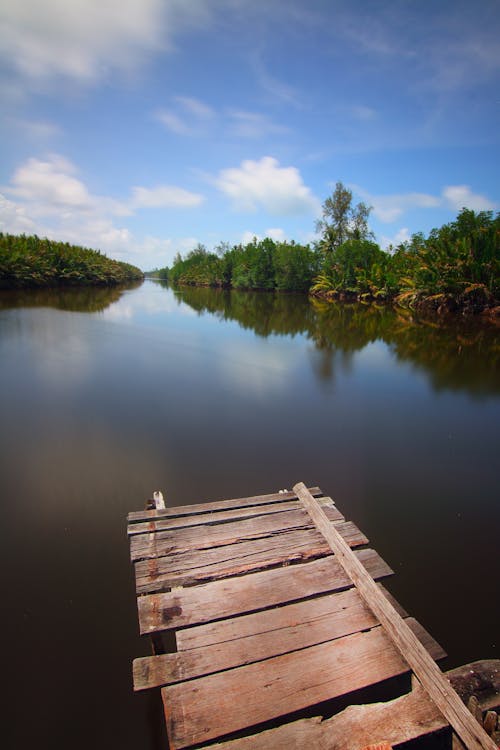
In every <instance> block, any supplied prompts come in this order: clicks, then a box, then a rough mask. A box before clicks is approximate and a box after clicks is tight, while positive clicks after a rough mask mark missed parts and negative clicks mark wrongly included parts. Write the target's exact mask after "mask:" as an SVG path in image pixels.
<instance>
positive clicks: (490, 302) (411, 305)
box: [309, 287, 500, 325]
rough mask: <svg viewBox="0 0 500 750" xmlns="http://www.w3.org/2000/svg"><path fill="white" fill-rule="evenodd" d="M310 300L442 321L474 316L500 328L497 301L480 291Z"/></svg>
mask: <svg viewBox="0 0 500 750" xmlns="http://www.w3.org/2000/svg"><path fill="white" fill-rule="evenodd" d="M309 296H310V297H311V298H313V299H318V300H323V301H325V302H336V303H339V302H340V303H347V304H349V303H356V302H360V303H362V304H367V305H369V304H374V305H380V304H384V305H389V306H390V307H393V308H395V309H398V308H399V309H405V310H409V311H411V312H413V313H415V314H416V315H418V316H420V317H422V318H427V319H431V320H436V321H446V320H450V319H453V318H458V317H475V318H477V319H478V320H484V321H487V322H492V323H496V324H497V325H500V301H499V300H496V299H495V298H494V297H493V296H492V295H491V294H489V293H488V292H487V291H486V290H485V289H484V288H482V287H481V288H478V289H470V290H469V291H468V292H466V293H463V294H462V295H459V296H458V297H454V296H453V295H446V294H433V295H428V296H426V295H421V296H416V297H415V298H412V299H409V298H408V297H406V298H404V299H399V295H396V296H394V297H387V298H381V297H375V296H374V295H370V294H357V293H355V292H338V291H314V290H310V291H309Z"/></svg>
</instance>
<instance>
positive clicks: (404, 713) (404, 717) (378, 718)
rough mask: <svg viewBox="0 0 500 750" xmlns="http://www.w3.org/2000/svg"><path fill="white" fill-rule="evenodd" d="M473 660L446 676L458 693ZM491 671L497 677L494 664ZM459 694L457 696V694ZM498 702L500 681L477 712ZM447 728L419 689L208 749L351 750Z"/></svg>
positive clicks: (475, 667)
mask: <svg viewBox="0 0 500 750" xmlns="http://www.w3.org/2000/svg"><path fill="white" fill-rule="evenodd" d="M489 663H491V664H493V660H491V662H474V663H473V664H467V665H465V666H463V667H458V669H453V670H451V671H449V672H446V678H447V679H448V680H449V681H450V683H451V685H452V687H453V688H454V689H455V690H457V691H460V689H461V687H464V686H465V685H467V684H469V685H470V681H469V678H470V675H471V674H472V675H473V677H474V675H475V673H476V671H478V672H483V671H484V665H485V664H489ZM495 663H496V667H495V668H494V670H489V671H496V673H497V674H498V675H500V661H498V660H496V662H495ZM470 690H471V687H468V688H465V687H464V694H463V696H462V698H463V700H465V701H467V699H468V697H469V695H470ZM461 695H462V694H461ZM499 698H500V682H498V681H497V685H496V689H495V687H494V686H493V687H492V689H490V690H489V691H487V692H485V691H482V694H481V696H480V704H481V708H482V710H483V711H484V710H487V709H488V708H491V707H492V706H494V705H496V704H497V703H498V701H499ZM446 726H448V722H447V721H446V719H445V718H444V717H443V715H442V714H441V713H440V712H439V711H438V709H437V708H436V706H435V704H434V703H433V702H432V701H431V700H430V698H429V696H428V695H427V693H426V692H425V690H423V689H422V688H421V687H420V686H418V687H416V688H415V690H413V691H412V692H411V693H409V694H408V695H403V696H402V697H401V698H396V699H395V700H392V701H389V702H387V703H372V704H368V705H362V706H349V707H348V708H346V709H345V710H344V711H342V712H341V713H339V714H337V715H336V716H332V717H331V718H330V719H326V720H322V719H321V717H320V716H317V717H315V718H312V719H301V720H300V721H295V722H291V723H289V724H284V725H283V726H281V727H277V728H276V729H270V730H268V731H266V732H260V733H258V734H253V735H251V736H249V737H242V738H241V739H237V740H232V741H228V742H221V743H217V744H215V745H212V748H213V750H304V748H332V749H333V748H335V750H352V748H353V747H355V748H359V747H363V746H364V745H366V744H368V743H373V742H381V741H387V742H389V743H391V744H393V745H400V744H402V743H403V742H409V741H410V740H416V739H418V738H419V737H424V736H425V735H428V734H432V733H433V732H437V731H439V730H440V729H444V728H445V727H446Z"/></svg>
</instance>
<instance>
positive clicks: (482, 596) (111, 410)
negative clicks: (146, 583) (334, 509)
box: [0, 281, 500, 750]
mask: <svg viewBox="0 0 500 750" xmlns="http://www.w3.org/2000/svg"><path fill="white" fill-rule="evenodd" d="M0 362H1V368H0V394H1V431H0V490H1V497H2V516H3V519H2V520H3V522H2V531H3V534H2V542H3V543H2V553H3V554H2V557H3V561H2V571H3V577H4V586H3V592H4V594H3V597H4V606H3V618H2V629H3V638H2V646H3V665H4V668H6V670H7V671H6V672H4V684H5V685H6V686H7V687H8V693H9V694H8V699H9V702H10V703H11V704H12V706H11V708H10V710H6V716H7V717H8V718H7V720H6V722H5V724H6V725H7V726H6V728H7V736H8V739H7V744H3V746H4V747H6V748H12V749H13V748H16V749H17V748H31V747H33V748H35V747H36V748H42V749H45V748H50V749H51V750H55V749H58V748H72V750H79V749H80V748H82V750H83V748H85V750H87V749H88V748H89V747H92V748H97V749H100V748H120V749H121V750H128V749H130V750H132V749H133V750H137V748H139V747H140V748H141V749H142V750H145V749H149V748H151V749H153V748H154V749H155V750H156V748H160V747H163V748H164V747H165V746H166V745H165V738H164V730H163V722H162V715H161V705H160V700H159V695H158V693H155V694H151V695H134V694H133V693H132V687H131V685H132V680H131V662H132V659H133V658H134V657H136V656H140V655H142V654H147V653H148V652H149V651H148V643H147V641H143V640H141V639H140V638H139V636H138V626H137V614H136V607H135V599H134V584H133V574H132V568H131V565H130V563H129V556H128V543H127V539H126V515H127V513H128V512H129V511H131V510H138V509H141V508H142V507H143V505H144V502H145V501H146V499H147V498H148V497H150V495H151V493H152V491H153V490H155V489H161V490H163V492H164V494H165V496H166V499H167V503H170V504H171V505H181V504H185V503H193V502H200V501H204V500H217V499H221V498H224V497H236V496H244V495H253V494H258V493H261V492H272V491H276V490H277V489H281V488H291V487H292V486H293V485H294V484H295V483H296V482H298V481H304V482H305V483H306V484H310V485H312V484H318V485H320V486H321V488H322V489H323V491H324V492H325V493H326V494H329V495H331V496H333V498H334V499H335V500H336V502H337V504H338V506H339V508H340V509H341V510H342V511H343V513H344V514H345V515H346V517H347V518H349V519H351V520H353V521H355V522H356V523H357V524H358V526H359V527H360V528H361V529H362V530H363V531H364V532H365V533H366V534H367V535H368V537H369V538H370V540H371V543H372V544H373V546H374V547H375V548H376V549H377V550H378V552H379V553H380V554H381V555H382V557H384V559H385V560H386V561H387V562H388V563H389V564H390V565H391V566H392V568H393V569H394V570H395V572H396V575H395V576H394V577H393V578H392V579H390V580H389V581H388V582H387V586H388V588H389V589H390V590H391V591H392V592H393V593H394V594H395V595H396V596H397V598H398V599H399V600H400V602H401V603H402V604H403V605H404V606H405V607H406V608H407V609H408V610H409V611H410V613H411V614H412V615H414V616H415V617H417V619H418V620H420V622H421V623H422V624H423V625H424V626H425V627H426V628H427V629H428V630H429V631H430V632H431V633H432V634H433V635H434V637H435V638H436V639H437V640H438V641H439V642H440V643H441V644H442V646H443V647H444V648H445V650H446V651H447V652H448V654H449V657H448V660H447V662H446V663H445V665H444V666H445V667H446V668H450V667H452V666H456V665H458V664H462V663H466V662H468V661H471V660H474V659H479V658H495V657H498V654H499V641H498V639H499V637H500V636H499V632H500V628H499V624H500V616H499V615H500V603H499V598H498V590H497V588H498V559H499V558H498V552H499V544H498V539H499V535H498V529H499V527H500V496H499V482H498V476H499V470H498V464H499V458H500V454H499V444H500V440H499V438H500V336H499V334H498V329H497V331H495V329H494V328H493V327H484V326H483V327H479V326H477V325H473V324H465V323H463V324H461V325H460V326H458V325H457V326H453V327H448V328H445V329H443V328H439V327H437V326H434V325H430V324H423V323H420V324H415V323H413V322H412V321H411V320H410V318H409V316H408V315H402V314H399V315H397V314H395V313H394V312H393V311H391V310H389V309H387V308H383V307H382V308H373V307H372V308H367V307H362V306H359V305H357V306H344V307H342V306H337V305H325V304H321V303H314V304H311V303H310V302H309V301H308V300H307V298H305V297H303V296H300V295H287V294H281V295H273V294H270V293H260V294H259V293H245V292H232V293H230V292H224V291H215V290H208V289H184V290H181V291H173V290H171V289H168V288H165V287H163V286H161V285H160V284H159V283H156V282H153V281H146V282H145V283H144V284H142V285H140V286H137V287H135V288H130V289H127V290H116V289H115V290H109V289H97V290H92V289H84V290H67V291H61V290H55V291H34V290H33V291H3V292H0ZM4 707H5V706H4ZM5 708H7V707H5ZM2 734H3V736H4V737H5V732H2Z"/></svg>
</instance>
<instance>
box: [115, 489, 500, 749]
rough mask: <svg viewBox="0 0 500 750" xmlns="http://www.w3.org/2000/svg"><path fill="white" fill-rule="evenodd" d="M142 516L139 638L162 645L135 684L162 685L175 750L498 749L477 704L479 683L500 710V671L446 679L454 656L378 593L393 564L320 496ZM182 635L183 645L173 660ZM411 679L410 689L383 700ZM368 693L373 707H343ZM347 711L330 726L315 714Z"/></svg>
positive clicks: (138, 527) (488, 668)
mask: <svg viewBox="0 0 500 750" xmlns="http://www.w3.org/2000/svg"><path fill="white" fill-rule="evenodd" d="M128 520H129V526H128V533H129V537H130V549H131V558H132V561H133V562H134V567H135V577H136V588H137V604H138V612H139V625H140V632H141V633H142V634H147V635H149V636H151V639H152V643H153V656H150V657H144V658H139V659H136V660H135V661H134V669H133V671H134V688H135V689H136V690H143V689H147V688H154V687H157V688H161V692H162V698H163V703H164V707H165V717H166V723H167V731H168V737H169V743H170V747H171V748H172V749H173V750H174V749H175V750H177V748H179V749H180V748H191V747H202V746H203V747H204V746H206V745H211V746H213V747H216V748H219V747H220V748H224V749H225V750H250V749H251V748H252V749H253V748H266V749H267V748H270V749H274V748H276V749H277V748H286V750H291V749H292V748H299V747H300V748H304V747H311V748H322V749H324V750H326V748H330V749H331V750H334V749H335V750H340V749H341V748H343V749H345V750H348V749H352V750H354V748H359V749H360V748H364V747H367V746H369V745H371V744H374V743H379V742H386V743H389V745H393V746H394V745H398V744H400V743H402V742H405V741H407V740H411V739H416V738H418V737H422V736H424V735H426V734H431V733H433V732H436V731H438V730H442V729H445V728H446V727H451V728H452V729H453V732H454V733H455V735H454V736H455V743H456V747H466V748H470V750H475V749H476V748H488V750H494V749H496V746H497V745H496V742H494V741H493V739H492V738H491V736H489V735H488V734H487V733H486V731H485V730H484V729H483V728H482V726H481V724H480V723H479V722H477V721H476V719H475V718H474V717H473V716H472V714H471V712H470V711H469V710H468V709H467V707H466V706H465V704H464V700H467V699H468V698H469V694H468V692H467V691H469V693H470V691H471V688H470V685H471V684H472V683H473V679H472V678H473V677H474V676H475V677H476V678H477V679H476V682H477V683H478V685H479V684H480V689H479V687H478V686H477V685H476V688H475V692H476V694H478V695H479V700H480V709H482V710H483V711H485V710H487V709H490V708H492V707H494V706H495V704H496V703H497V701H498V690H499V685H500V674H499V670H498V662H497V661H491V662H483V663H481V666H479V665H477V667H476V668H475V667H474V665H469V667H468V669H467V670H466V672H467V675H466V676H467V680H464V674H465V672H464V670H463V669H462V670H455V671H454V672H452V673H449V674H448V675H447V676H444V675H443V674H442V673H441V671H440V669H439V668H438V667H437V665H436V663H435V660H436V659H439V658H441V657H443V656H444V655H445V654H444V652H443V650H442V649H441V647H440V646H439V645H438V644H437V643H436V642H435V641H434V640H433V639H432V637H431V636H430V635H429V634H428V633H427V632H426V631H425V630H424V628H423V627H422V626H421V625H420V624H419V623H418V622H417V621H416V620H414V619H413V618H411V617H409V616H408V615H407V613H406V612H404V611H403V610H402V608H401V607H400V606H399V604H398V603H397V602H396V601H395V600H394V599H393V597H392V596H391V595H390V594H389V593H388V592H387V591H386V590H385V589H384V587H383V586H382V584H381V583H379V581H380V580H381V579H383V578H385V577H386V576H389V575H391V574H392V571H391V569H390V568H389V566H388V565H387V564H386V563H385V562H384V561H383V560H382V559H381V558H380V556H379V555H378V554H377V553H376V552H375V551H374V550H373V549H371V548H370V547H369V546H368V540H367V538H366V537H365V536H364V534H363V533H362V532H361V531H360V530H359V529H358V528H357V527H356V526H355V525H354V524H353V523H352V522H350V521H347V520H346V519H345V518H344V517H343V516H342V514H341V513H340V511H339V510H338V509H337V508H336V506H335V504H334V503H333V501H332V500H331V498H328V497H324V496H323V493H322V492H321V490H320V489H319V488H318V487H313V488H310V489H309V490H308V489H306V488H305V486H304V485H302V484H299V485H296V486H295V487H294V490H293V491H292V492H288V491H286V492H279V493H275V494H270V495H260V496H256V497H247V498H237V499H233V500H222V501H219V502H206V503H200V504H198V505H189V506H182V507H176V508H159V509H155V510H148V511H140V512H134V513H130V514H129V519H128ZM168 631H173V632H174V633H175V640H176V647H177V650H176V651H175V652H173V653H162V652H163V651H164V650H165V641H164V636H165V634H166V633H167V632H168ZM405 674H406V675H411V674H413V680H412V683H411V688H410V681H409V680H408V692H407V693H405V694H403V695H401V696H399V697H395V698H394V699H393V700H389V701H387V702H385V703H380V702H374V703H372V702H371V700H373V701H376V700H377V695H378V693H377V688H379V687H380V686H381V685H387V684H390V683H388V681H391V680H392V681H393V682H394V679H393V678H396V677H397V676H399V675H405ZM471 675H472V677H471ZM466 683H467V685H468V686H469V687H466V686H465V684H466ZM452 684H453V685H454V686H455V687H456V689H457V690H458V692H459V693H460V696H459V695H458V694H457V692H455V690H454V689H453V687H452ZM474 684H475V683H474ZM362 689H363V690H364V691H365V692H364V693H363V696H364V703H365V704H364V705H352V706H350V707H348V708H345V706H346V705H348V704H349V697H353V698H355V699H356V702H358V703H359V700H358V699H357V698H356V696H357V697H358V698H359V695H360V693H359V691H360V690H362ZM370 691H372V692H373V695H372V698H371V699H369V700H366V695H367V694H370ZM335 700H337V705H338V706H339V707H340V710H338V711H337V712H336V713H334V714H333V715H331V716H329V718H325V719H322V718H319V717H317V718H301V715H302V713H301V712H304V711H307V710H308V711H309V716H314V715H315V714H314V710H313V711H312V713H311V708H312V707H316V706H318V704H321V705H322V707H323V708H325V707H326V708H327V710H328V712H331V711H332V710H335V705H336V704H335ZM340 701H343V703H341V702H340ZM326 702H328V703H326ZM332 707H333V709H332ZM480 709H478V711H479V710H480ZM318 714H321V711H318ZM495 716H496V714H495ZM493 720H494V717H493V715H492V714H491V712H490V718H489V722H490V724H489V728H490V729H491V726H493ZM273 725H274V726H273ZM495 727H496V724H495ZM494 731H495V729H493V730H491V731H490V734H492V733H493V732H494ZM458 738H460V739H458ZM459 742H461V743H462V744H461V745H460V744H459Z"/></svg>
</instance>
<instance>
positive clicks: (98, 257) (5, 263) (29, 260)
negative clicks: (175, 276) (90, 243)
mask: <svg viewBox="0 0 500 750" xmlns="http://www.w3.org/2000/svg"><path fill="white" fill-rule="evenodd" d="M143 278H144V274H143V272H142V271H141V270H140V269H139V268H137V267H136V266H132V265H130V264H129V263H123V262H122V261H117V260H113V259H111V258H108V257H107V256H105V255H102V254H101V253H100V252H99V251H98V250H90V249H88V248H84V247H79V246H77V245H70V244H69V243H67V242H54V241H52V240H49V239H46V238H45V239H40V238H39V237H37V236H36V235H35V236H26V235H20V236H18V235H11V234H3V233H0V288H2V289H16V288H29V287H31V288H33V287H34V288H37V287H57V286H87V285H88V286H101V285H102V286H115V285H117V284H126V283H129V282H131V281H139V280H142V279H143Z"/></svg>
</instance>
